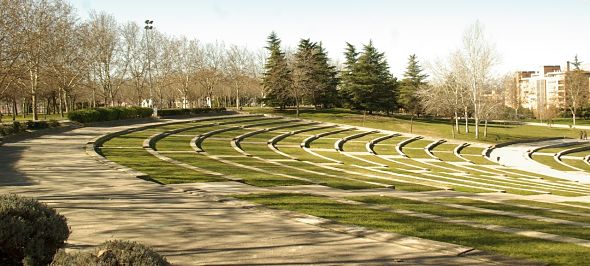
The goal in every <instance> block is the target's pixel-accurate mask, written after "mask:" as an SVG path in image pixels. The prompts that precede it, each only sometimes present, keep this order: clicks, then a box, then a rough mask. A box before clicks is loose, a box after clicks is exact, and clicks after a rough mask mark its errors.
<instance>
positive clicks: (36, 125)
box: [25, 120, 49, 130]
mask: <svg viewBox="0 0 590 266" xmlns="http://www.w3.org/2000/svg"><path fill="white" fill-rule="evenodd" d="M25 124H26V125H27V129H30V130H39V129H44V128H48V127H49V123H48V122H47V121H44V120H41V121H33V120H29V121H27V122H26V123H25Z"/></svg>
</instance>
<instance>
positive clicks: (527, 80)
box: [506, 62, 590, 112]
mask: <svg viewBox="0 0 590 266" xmlns="http://www.w3.org/2000/svg"><path fill="white" fill-rule="evenodd" d="M584 67H585V66H584ZM589 69H590V68H589ZM571 74H572V69H571V66H570V64H569V62H568V64H566V69H565V71H564V70H562V68H561V66H559V65H547V66H542V67H541V68H540V69H539V70H537V71H518V72H516V73H515V75H514V79H513V81H512V82H511V83H510V85H509V86H508V87H507V88H506V89H507V94H508V97H506V105H507V106H509V107H512V108H517V107H519V106H520V107H523V108H527V109H530V110H532V111H534V112H537V111H539V110H546V109H547V108H549V107H555V108H558V109H565V108H567V96H568V93H569V88H568V84H567V80H568V76H569V75H571ZM583 75H584V77H585V82H584V84H583V86H584V87H588V89H586V90H584V91H583V92H582V95H581V96H582V97H584V98H586V100H587V98H588V96H589V95H590V71H583Z"/></svg>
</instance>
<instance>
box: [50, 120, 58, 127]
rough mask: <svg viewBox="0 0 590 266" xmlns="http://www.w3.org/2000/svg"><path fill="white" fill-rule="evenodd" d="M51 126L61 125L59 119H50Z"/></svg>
mask: <svg viewBox="0 0 590 266" xmlns="http://www.w3.org/2000/svg"><path fill="white" fill-rule="evenodd" d="M48 123H49V127H59V121H57V120H55V119H51V120H49V122H48Z"/></svg>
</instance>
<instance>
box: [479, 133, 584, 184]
mask: <svg viewBox="0 0 590 266" xmlns="http://www.w3.org/2000/svg"><path fill="white" fill-rule="evenodd" d="M578 141H579V140H576V139H557V140H548V141H540V142H534V143H523V144H513V145H508V146H505V147H501V148H497V149H493V150H492V152H491V153H490V158H499V160H498V163H500V164H502V165H504V166H509V167H513V168H516V169H520V170H524V171H528V172H532V173H539V174H542V175H546V176H552V177H557V178H562V179H567V180H572V181H578V182H581V183H589V184H590V175H589V174H587V173H584V172H575V171H567V172H564V171H559V170H555V169H552V168H551V167H549V166H547V165H544V164H541V163H538V162H536V161H534V160H532V159H531V158H530V157H529V156H528V152H529V151H530V150H533V149H536V148H540V147H545V146H550V145H558V144H565V143H569V142H578Z"/></svg>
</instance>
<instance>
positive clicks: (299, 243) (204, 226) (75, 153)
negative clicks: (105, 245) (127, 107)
mask: <svg viewBox="0 0 590 266" xmlns="http://www.w3.org/2000/svg"><path fill="white" fill-rule="evenodd" d="M126 128H128V127H125V126H119V127H86V128H79V129H74V130H71V131H69V132H65V133H61V134H55V135H45V136H42V137H39V138H36V139H31V140H26V141H21V142H18V143H7V144H5V145H4V146H1V147H0V193H18V194H21V195H25V196H29V197H36V198H38V199H40V200H41V201H43V202H46V203H48V204H49V205H50V206H53V207H55V208H57V209H58V210H59V212H60V213H61V214H63V215H65V216H66V217H67V219H68V224H69V225H70V227H71V230H72V234H71V236H70V238H69V240H68V247H69V248H72V249H78V248H86V247H91V246H94V245H97V244H99V243H101V242H103V241H105V240H108V239H115V238H116V239H128V240H134V241H139V242H142V243H145V244H148V245H151V246H153V247H154V248H155V249H156V250H157V251H159V252H161V253H162V254H164V255H165V256H167V257H168V258H169V260H170V261H171V262H173V263H175V264H179V265H195V264H208V265H215V264H223V265H232V264H254V265H255V264H265V265H268V264H307V263H309V264H320V265H342V264H363V265H365V264H376V265H386V264H396V265H397V264H402V265H404V264H405V265H417V264H418V265H485V264H496V265H497V264H502V263H491V262H489V261H487V260H485V261H482V260H481V258H480V257H477V256H475V257H472V256H457V253H454V252H456V250H445V249H433V247H432V246H427V245H426V246H425V245H423V244H424V243H428V242H427V241H424V242H421V241H414V242H413V244H412V245H409V244H407V243H406V242H404V241H400V242H399V243H398V242H396V241H395V240H393V241H392V240H391V239H390V240H389V241H380V240H379V239H375V238H369V237H359V236H357V235H355V234H350V233H342V232H339V231H334V230H329V229H326V228H324V227H318V226H315V225H313V223H312V224H310V223H306V222H302V220H297V219H289V218H286V217H285V216H283V215H277V214H276V213H274V212H261V211H258V210H256V209H252V208H245V207H244V206H241V205H239V204H237V205H236V204H231V202H230V203H227V202H224V201H223V200H219V199H218V198H216V197H214V196H212V195H211V194H209V193H207V192H203V191H198V190H190V189H186V188H184V187H183V186H181V185H179V186H161V185H157V184H155V183H151V182H147V181H143V180H140V179H136V178H133V177H131V176H129V175H128V174H125V173H123V172H120V171H117V170H114V169H112V168H109V167H107V166H105V165H103V164H101V163H99V162H97V161H95V160H94V159H92V158H91V157H89V156H87V155H86V153H85V151H84V145H85V143H86V142H87V141H88V140H90V139H92V138H94V137H96V136H98V135H101V134H105V133H107V132H112V131H119V130H123V129H126ZM235 189H236V190H239V187H236V188H235ZM442 246H444V245H442ZM506 264H511V263H510V262H507V263H506Z"/></svg>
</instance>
